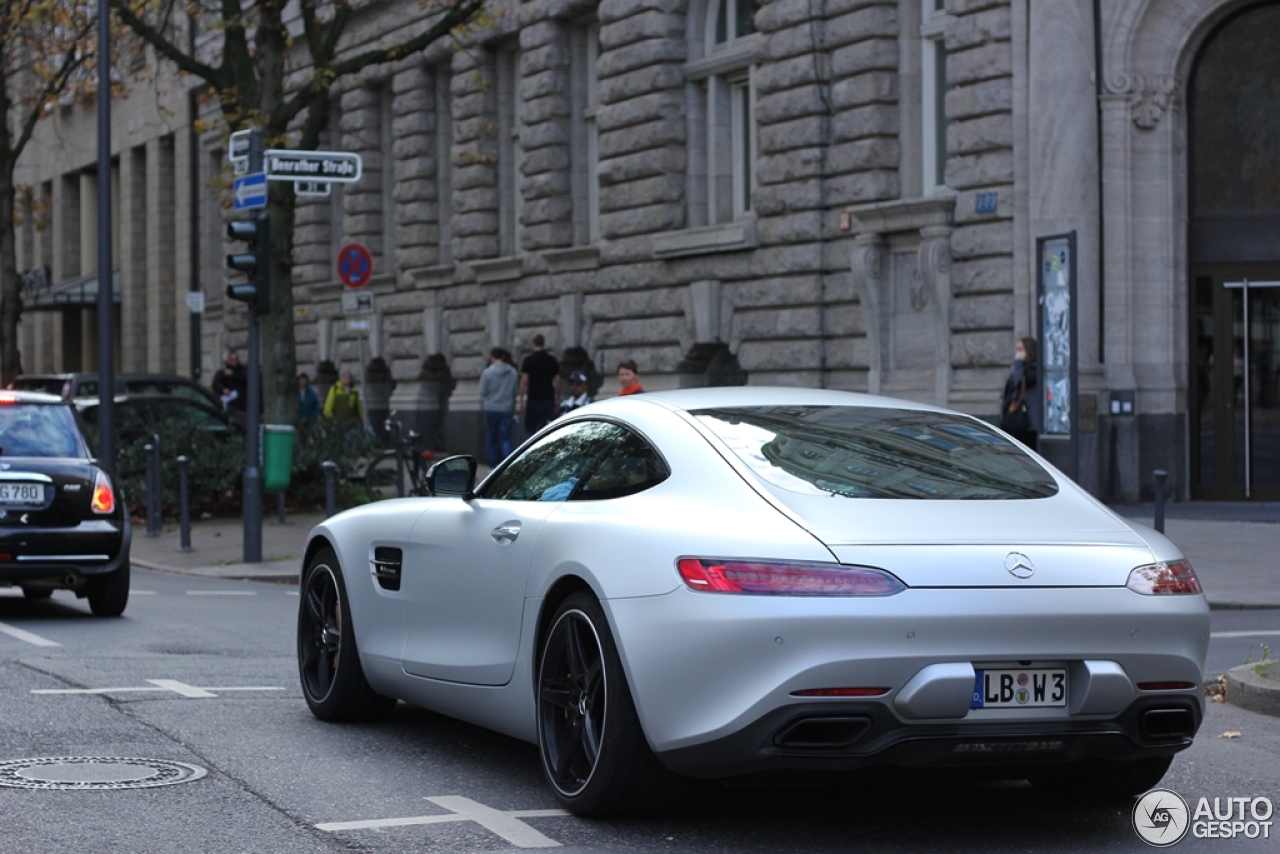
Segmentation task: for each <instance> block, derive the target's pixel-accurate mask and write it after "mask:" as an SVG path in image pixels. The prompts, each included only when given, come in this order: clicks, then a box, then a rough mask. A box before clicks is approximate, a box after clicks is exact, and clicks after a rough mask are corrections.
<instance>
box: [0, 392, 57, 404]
mask: <svg viewBox="0 0 1280 854" xmlns="http://www.w3.org/2000/svg"><path fill="white" fill-rule="evenodd" d="M6 398H7V399H8V401H9V402H11V403H42V404H55V403H56V404H59V405H62V404H66V403H67V401H66V400H65V399H63V398H62V396H61V395H57V394H45V393H44V392H42V391H19V390H17V389H5V390H4V391H3V392H0V400H3V399H6Z"/></svg>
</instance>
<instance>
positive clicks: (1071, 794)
mask: <svg viewBox="0 0 1280 854" xmlns="http://www.w3.org/2000/svg"><path fill="white" fill-rule="evenodd" d="M1171 762H1173V757H1172V756H1163V757H1160V758H1157V759H1143V760H1140V761H1138V762H1126V763H1124V764H1122V765H1121V764H1112V765H1108V766H1104V767H1101V768H1098V769H1090V770H1088V771H1087V772H1084V773H1080V774H1072V773H1067V774H1064V775H1062V776H1060V777H1038V778H1036V777H1033V778H1032V779H1031V783H1032V785H1033V786H1035V787H1036V788H1037V789H1039V790H1041V791H1043V792H1045V793H1046V794H1051V795H1053V796H1055V797H1061V798H1068V799H1071V800H1077V801H1097V800H1113V799H1119V798H1135V797H1137V796H1138V795H1141V794H1142V793H1144V792H1149V791H1151V790H1152V789H1154V788H1155V787H1156V784H1157V783H1159V782H1160V780H1161V779H1162V778H1163V777H1164V775H1165V772H1166V771H1168V770H1169V764H1170V763H1171Z"/></svg>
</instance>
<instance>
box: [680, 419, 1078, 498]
mask: <svg viewBox="0 0 1280 854" xmlns="http://www.w3.org/2000/svg"><path fill="white" fill-rule="evenodd" d="M693 415H694V416H695V417H696V418H697V419H698V420H699V421H700V422H701V423H702V424H704V425H705V426H706V427H707V428H709V429H710V430H711V431H712V432H713V433H715V435H716V436H718V437H719V438H720V440H721V441H722V442H724V443H725V444H726V445H727V446H728V447H729V448H730V449H732V450H733V452H734V453H735V454H737V456H738V457H739V458H740V459H741V460H742V461H743V462H744V463H745V464H746V465H747V466H748V467H750V468H751V470H752V471H754V472H755V473H756V474H757V475H759V476H760V477H761V478H763V479H764V480H765V481H767V482H768V483H771V484H773V485H774V486H778V487H781V488H782V489H787V490H790V491H792V492H798V493H802V494H808V495H822V494H826V495H838V496H843V497H846V498H916V499H1011V498H1014V499H1016V498H1047V497H1049V496H1051V495H1054V494H1056V493H1057V491H1058V485H1057V482H1056V481H1054V479H1053V476H1052V475H1050V474H1049V472H1048V471H1046V470H1045V468H1044V467H1043V466H1041V465H1040V464H1039V463H1037V462H1036V461H1035V460H1034V459H1032V458H1031V456H1030V455H1029V454H1027V453H1026V452H1025V451H1024V450H1023V449H1022V448H1021V447H1020V446H1019V445H1017V444H1016V443H1014V442H1011V441H1009V440H1008V439H1006V438H1004V437H1003V436H1001V435H1000V434H999V433H997V432H996V431H995V430H993V429H992V428H990V427H988V426H987V425H985V424H983V423H982V422H980V421H977V420H975V419H971V418H965V417H963V416H960V415H952V414H950V413H945V412H927V411H920V410H912V409H886V408H873V407H862V406H785V407H784V406H772V407H770V406H753V407H738V408H732V409H703V410H699V411H696V412H694V413H693Z"/></svg>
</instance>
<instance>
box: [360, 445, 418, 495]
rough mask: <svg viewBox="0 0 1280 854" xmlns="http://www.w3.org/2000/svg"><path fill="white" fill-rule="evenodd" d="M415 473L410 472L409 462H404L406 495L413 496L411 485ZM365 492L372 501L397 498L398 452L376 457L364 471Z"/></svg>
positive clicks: (385, 453) (388, 452)
mask: <svg viewBox="0 0 1280 854" xmlns="http://www.w3.org/2000/svg"><path fill="white" fill-rule="evenodd" d="M412 480H413V473H412V472H411V471H410V470H409V460H407V459H406V460H405V461H404V494H405V495H411V494H412V490H411V486H410V483H411V481H412ZM364 491H365V492H367V493H369V500H370V501H381V500H382V499H384V498H396V497H397V494H396V452H395V451H383V452H382V453H381V454H378V456H376V457H374V459H373V462H371V463H369V467H368V468H366V469H365V470H364Z"/></svg>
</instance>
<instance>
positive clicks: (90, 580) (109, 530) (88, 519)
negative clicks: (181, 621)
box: [0, 391, 133, 617]
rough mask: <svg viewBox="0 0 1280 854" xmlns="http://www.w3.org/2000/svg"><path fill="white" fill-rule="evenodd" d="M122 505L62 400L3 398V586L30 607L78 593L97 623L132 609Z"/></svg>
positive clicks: (26, 395) (128, 529)
mask: <svg viewBox="0 0 1280 854" xmlns="http://www.w3.org/2000/svg"><path fill="white" fill-rule="evenodd" d="M132 533H133V528H132V525H131V523H130V521H129V514H128V512H127V510H126V507H125V502H124V498H123V496H121V495H120V492H119V491H118V490H117V489H116V487H115V486H114V485H113V482H112V478H111V475H110V473H109V472H108V470H107V469H106V468H105V467H104V466H102V465H101V464H100V463H99V462H98V461H97V460H96V459H94V458H93V454H92V453H91V451H90V449H89V444H88V442H86V440H85V436H84V434H83V433H82V432H81V430H80V425H79V422H78V421H77V419H76V416H75V410H74V409H73V408H72V406H71V404H70V403H69V402H67V401H65V400H63V399H62V398H60V397H57V396H54V395H48V394H38V393H34V392H18V391H5V392H0V585H2V586H7V587H12V586H14V585H16V586H18V587H21V588H22V592H23V594H25V595H26V596H27V598H29V599H45V598H48V597H49V595H50V594H52V593H53V591H54V590H72V591H74V592H75V594H76V596H77V597H78V598H86V597H87V598H88V599H89V608H90V610H92V611H93V613H94V614H96V615H98V616H101V617H115V616H119V615H120V614H121V613H123V612H124V609H125V605H126V604H128V602H129V544H130V541H131V537H132Z"/></svg>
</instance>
